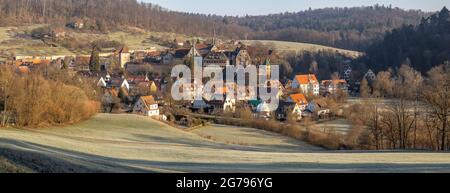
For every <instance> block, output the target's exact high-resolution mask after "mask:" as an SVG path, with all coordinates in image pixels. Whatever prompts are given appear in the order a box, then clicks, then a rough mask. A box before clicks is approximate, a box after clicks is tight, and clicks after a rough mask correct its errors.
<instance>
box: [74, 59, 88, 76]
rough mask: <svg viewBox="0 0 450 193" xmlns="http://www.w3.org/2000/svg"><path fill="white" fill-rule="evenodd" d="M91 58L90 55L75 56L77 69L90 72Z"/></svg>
mask: <svg viewBox="0 0 450 193" xmlns="http://www.w3.org/2000/svg"><path fill="white" fill-rule="evenodd" d="M90 60H91V57H90V56H77V57H75V69H76V70H77V71H80V72H88V71H90V69H89V62H90Z"/></svg>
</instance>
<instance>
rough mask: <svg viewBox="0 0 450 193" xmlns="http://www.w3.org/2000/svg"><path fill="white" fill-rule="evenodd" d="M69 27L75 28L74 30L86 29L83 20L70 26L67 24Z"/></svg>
mask: <svg viewBox="0 0 450 193" xmlns="http://www.w3.org/2000/svg"><path fill="white" fill-rule="evenodd" d="M67 27H70V28H73V29H83V28H84V22H83V20H80V19H79V20H76V21H73V22H71V23H69V24H67Z"/></svg>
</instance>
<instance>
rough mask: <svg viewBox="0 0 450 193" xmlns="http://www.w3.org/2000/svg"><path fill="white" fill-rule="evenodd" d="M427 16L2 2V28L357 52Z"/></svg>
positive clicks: (76, 0)
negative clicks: (43, 27) (40, 26)
mask: <svg viewBox="0 0 450 193" xmlns="http://www.w3.org/2000/svg"><path fill="white" fill-rule="evenodd" d="M193 3H195V2H193ZM424 15H426V13H423V12H420V11H405V10H401V9H396V8H390V7H384V6H371V7H359V8H329V9H318V10H308V11H301V12H297V13H283V14H273V15H266V16H250V17H223V16H215V15H202V14H189V13H180V12H174V11H169V10H166V9H164V8H162V7H160V6H157V5H153V4H149V3H141V2H139V1H137V0H0V25H1V26H9V25H23V24H24V23H58V24H63V23H66V22H69V21H73V20H74V19H84V20H85V22H86V23H87V25H88V26H89V28H90V29H93V30H100V31H107V30H114V29H115V28H117V27H121V26H135V27H140V28H144V29H147V30H152V31H163V32H177V33H183V34H187V35H199V36H212V34H213V31H214V29H213V26H215V28H216V31H217V34H218V35H220V36H224V37H227V38H234V39H244V38H246V37H248V38H251V39H267V40H284V41H294V42H295V41H296V42H305V43H314V44H322V45H327V46H334V47H340V48H346V49H354V50H362V49H363V48H364V47H365V45H368V43H369V42H371V41H372V40H373V39H374V38H377V37H381V36H382V34H383V33H384V32H385V31H389V30H392V29H394V28H397V27H400V26H402V25H404V24H418V23H419V21H420V19H421V18H422V16H424Z"/></svg>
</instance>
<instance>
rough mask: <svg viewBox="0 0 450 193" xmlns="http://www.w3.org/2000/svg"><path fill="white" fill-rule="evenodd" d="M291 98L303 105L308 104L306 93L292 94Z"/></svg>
mask: <svg viewBox="0 0 450 193" xmlns="http://www.w3.org/2000/svg"><path fill="white" fill-rule="evenodd" d="M290 97H291V99H292V101H294V102H295V103H297V104H299V105H303V104H308V101H307V100H306V97H305V95H303V94H301V93H298V94H291V96H290Z"/></svg>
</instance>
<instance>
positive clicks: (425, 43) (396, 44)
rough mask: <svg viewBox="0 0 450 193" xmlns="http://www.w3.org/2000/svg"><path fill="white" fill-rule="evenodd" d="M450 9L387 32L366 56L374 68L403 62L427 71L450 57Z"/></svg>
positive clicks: (392, 65)
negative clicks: (417, 23)
mask: <svg viewBox="0 0 450 193" xmlns="http://www.w3.org/2000/svg"><path fill="white" fill-rule="evenodd" d="M449 45H450V11H449V10H448V9H447V8H445V7H444V8H443V9H442V10H441V11H440V12H439V13H436V14H433V15H431V16H430V17H427V18H423V19H421V22H420V24H419V25H417V26H414V25H405V26H403V27H401V28H398V29H394V30H393V31H392V32H389V33H387V34H386V35H385V36H384V38H383V39H382V40H380V41H377V42H376V43H374V44H373V45H371V46H370V47H369V48H368V49H367V51H366V53H367V57H366V58H364V59H363V62H364V63H367V64H370V65H371V66H370V67H371V68H373V69H375V70H377V71H378V70H386V69H388V68H392V69H394V70H395V69H397V68H399V67H400V66H401V65H402V64H407V65H410V66H412V67H413V68H414V69H416V70H418V71H420V72H422V73H426V72H427V71H428V70H430V69H431V68H432V67H434V66H436V65H439V64H442V63H444V62H445V61H448V60H450V47H449Z"/></svg>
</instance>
